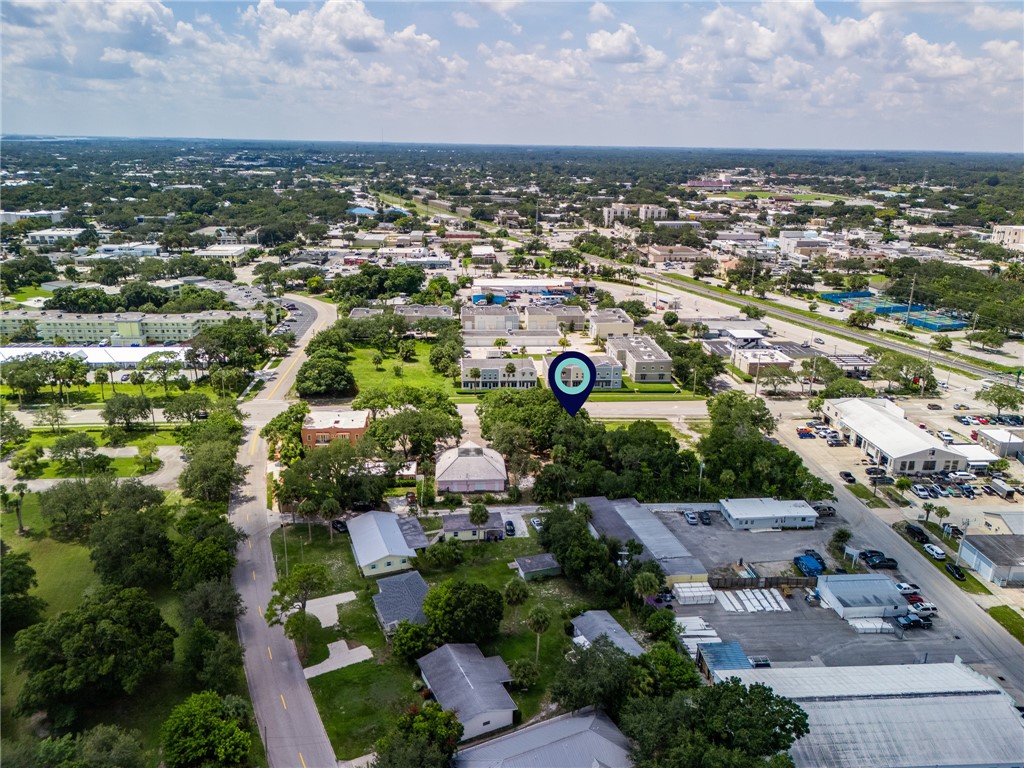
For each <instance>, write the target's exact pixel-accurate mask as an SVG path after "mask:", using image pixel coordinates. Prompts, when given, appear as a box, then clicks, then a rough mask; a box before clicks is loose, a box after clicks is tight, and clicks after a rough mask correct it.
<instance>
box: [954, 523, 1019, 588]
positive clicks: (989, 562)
mask: <svg viewBox="0 0 1024 768" xmlns="http://www.w3.org/2000/svg"><path fill="white" fill-rule="evenodd" d="M960 564H961V565H966V566H967V567H968V568H971V569H973V570H975V571H977V572H978V575H979V576H981V577H982V578H984V579H987V580H988V581H991V582H992V583H993V584H998V585H999V586H1000V587H1007V586H1020V585H1022V584H1024V536H1020V535H1015V534H1002V535H998V534H997V535H992V536H989V535H985V536H965V537H964V539H963V541H961V542H960Z"/></svg>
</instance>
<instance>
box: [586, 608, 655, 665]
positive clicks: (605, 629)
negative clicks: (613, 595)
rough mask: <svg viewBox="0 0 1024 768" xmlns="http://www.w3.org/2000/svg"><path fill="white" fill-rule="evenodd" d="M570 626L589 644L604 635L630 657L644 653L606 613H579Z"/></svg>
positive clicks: (638, 644)
mask: <svg viewBox="0 0 1024 768" xmlns="http://www.w3.org/2000/svg"><path fill="white" fill-rule="evenodd" d="M572 625H573V626H574V627H575V628H576V632H577V634H579V635H580V636H582V637H584V638H586V640H587V642H589V643H594V642H596V641H597V639H598V638H599V637H601V636H602V635H604V636H605V637H607V638H608V639H609V640H611V641H612V644H613V645H615V646H617V647H618V648H621V649H622V650H623V651H625V652H626V653H628V654H629V655H630V656H641V655H642V654H643V652H644V649H643V648H642V647H640V643H638V642H637V641H636V640H634V639H633V638H632V636H630V634H629V633H628V632H627V631H626V630H624V629H623V628H622V625H621V624H619V622H617V621H616V620H615V619H613V618H612V615H611V614H610V613H608V611H587V612H586V613H581V614H580V615H579V616H577V617H576V618H575V619H573V620H572Z"/></svg>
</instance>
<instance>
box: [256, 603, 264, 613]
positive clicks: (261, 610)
mask: <svg viewBox="0 0 1024 768" xmlns="http://www.w3.org/2000/svg"><path fill="white" fill-rule="evenodd" d="M256 607H257V608H259V609H260V616H262V615H263V606H262V605H257V606H256Z"/></svg>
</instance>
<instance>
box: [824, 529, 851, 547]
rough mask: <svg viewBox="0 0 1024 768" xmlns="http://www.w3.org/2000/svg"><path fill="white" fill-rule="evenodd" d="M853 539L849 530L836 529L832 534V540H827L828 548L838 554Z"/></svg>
mask: <svg viewBox="0 0 1024 768" xmlns="http://www.w3.org/2000/svg"><path fill="white" fill-rule="evenodd" d="M852 538H853V532H852V531H851V530H850V529H849V528H836V530H835V531H834V532H833V534H832V538H830V539H829V542H828V544H829V546H830V547H832V548H833V549H837V550H839V551H840V552H842V551H843V548H844V547H845V546H846V545H847V544H849V543H850V539H852Z"/></svg>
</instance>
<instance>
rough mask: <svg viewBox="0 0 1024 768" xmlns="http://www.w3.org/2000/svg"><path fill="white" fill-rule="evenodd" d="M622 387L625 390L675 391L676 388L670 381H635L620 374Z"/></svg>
mask: <svg viewBox="0 0 1024 768" xmlns="http://www.w3.org/2000/svg"><path fill="white" fill-rule="evenodd" d="M622 387H623V389H626V390H636V391H638V392H675V391H677V389H678V388H677V387H676V385H675V384H673V383H672V382H671V381H665V382H658V383H649V382H637V381H633V380H632V379H631V378H629V376H626V375H625V374H623V376H622Z"/></svg>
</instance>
